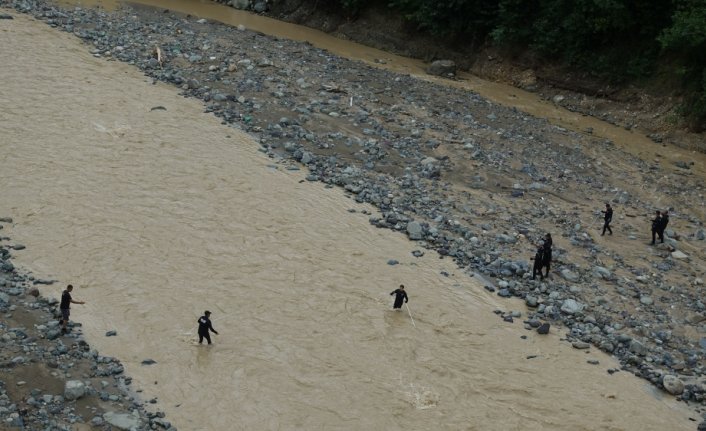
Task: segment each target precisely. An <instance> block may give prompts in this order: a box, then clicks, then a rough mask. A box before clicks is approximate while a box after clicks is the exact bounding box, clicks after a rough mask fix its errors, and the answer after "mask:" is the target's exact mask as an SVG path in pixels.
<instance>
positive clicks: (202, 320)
mask: <svg viewBox="0 0 706 431" xmlns="http://www.w3.org/2000/svg"><path fill="white" fill-rule="evenodd" d="M210 317H211V312H210V311H208V310H206V311H204V313H203V316H201V317H199V320H198V322H199V344H202V343H203V339H204V338H205V339H206V341H208V344H211V335H210V334H209V333H208V331H211V332H213V333H214V334H216V335H218V332H217V331H216V330H215V329H213V325H211V319H210Z"/></svg>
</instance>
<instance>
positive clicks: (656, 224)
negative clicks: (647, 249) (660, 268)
mask: <svg viewBox="0 0 706 431" xmlns="http://www.w3.org/2000/svg"><path fill="white" fill-rule="evenodd" d="M661 226H662V217H661V216H660V214H659V211H655V218H654V219H653V220H652V245H655V235H656V234H659V229H660V227H661Z"/></svg>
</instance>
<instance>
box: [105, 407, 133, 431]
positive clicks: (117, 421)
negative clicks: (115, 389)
mask: <svg viewBox="0 0 706 431" xmlns="http://www.w3.org/2000/svg"><path fill="white" fill-rule="evenodd" d="M135 413H137V412H135ZM103 420H105V421H106V422H107V423H108V424H110V425H111V426H114V427H115V428H117V429H119V430H125V431H130V430H132V429H137V428H138V427H139V426H140V417H139V416H137V414H129V413H114V412H108V413H105V414H104V415H103Z"/></svg>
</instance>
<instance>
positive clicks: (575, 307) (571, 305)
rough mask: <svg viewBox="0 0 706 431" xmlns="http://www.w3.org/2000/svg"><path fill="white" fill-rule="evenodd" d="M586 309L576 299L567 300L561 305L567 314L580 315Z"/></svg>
mask: <svg viewBox="0 0 706 431" xmlns="http://www.w3.org/2000/svg"><path fill="white" fill-rule="evenodd" d="M583 309H584V305H583V304H581V303H579V302H577V301H576V300H574V299H565V300H564V302H563V303H562V304H561V311H562V312H564V313H566V314H576V313H580V312H581V311H582V310H583Z"/></svg>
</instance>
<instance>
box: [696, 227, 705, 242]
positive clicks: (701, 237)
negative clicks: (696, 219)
mask: <svg viewBox="0 0 706 431" xmlns="http://www.w3.org/2000/svg"><path fill="white" fill-rule="evenodd" d="M696 239H698V240H699V241H703V240H706V231H704V230H703V229H699V230H697V231H696Z"/></svg>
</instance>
